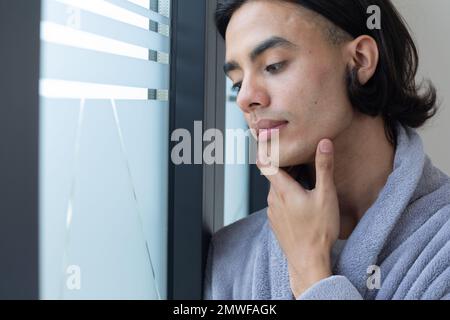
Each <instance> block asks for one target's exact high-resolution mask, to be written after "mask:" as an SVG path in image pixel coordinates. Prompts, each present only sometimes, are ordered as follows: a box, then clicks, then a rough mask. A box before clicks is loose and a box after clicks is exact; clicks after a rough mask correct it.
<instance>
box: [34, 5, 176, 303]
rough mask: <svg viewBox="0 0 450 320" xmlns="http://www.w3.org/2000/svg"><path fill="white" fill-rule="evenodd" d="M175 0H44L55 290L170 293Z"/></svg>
mask: <svg viewBox="0 0 450 320" xmlns="http://www.w3.org/2000/svg"><path fill="white" fill-rule="evenodd" d="M169 26H170V1H169V0H159V1H157V0H130V1H125V0H43V1H42V21H41V80H40V96H41V105H40V109H41V110H40V111H41V126H40V127H41V132H40V184H41V185H40V190H41V194H40V248H41V249H40V263H41V267H40V288H41V297H42V298H43V299H164V298H166V295H167V293H166V291H167V288H166V280H167V176H168V169H167V168H168V159H167V155H168V141H169V137H168V132H169V111H168V107H169V104H168V103H169V102H168V97H169V94H168V93H169V80H170V79H169V70H170V69H169V63H170V61H169V54H170V37H169V36H170V27H169Z"/></svg>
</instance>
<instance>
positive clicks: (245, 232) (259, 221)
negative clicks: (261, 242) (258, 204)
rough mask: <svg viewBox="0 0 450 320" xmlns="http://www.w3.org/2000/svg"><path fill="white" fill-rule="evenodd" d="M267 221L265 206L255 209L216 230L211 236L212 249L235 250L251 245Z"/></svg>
mask: <svg viewBox="0 0 450 320" xmlns="http://www.w3.org/2000/svg"><path fill="white" fill-rule="evenodd" d="M266 222H267V208H264V209H262V210H260V211H257V212H255V213H253V214H251V215H249V216H248V217H245V218H244V219H241V220H238V221H236V222H234V223H233V224H231V225H229V226H226V227H224V228H222V229H220V230H219V231H217V232H216V233H215V234H214V235H213V237H212V243H213V245H214V250H215V251H217V250H226V249H227V248H232V249H233V250H236V249H238V248H240V247H248V246H249V245H251V244H252V243H253V242H254V241H255V239H256V238H257V237H258V235H259V234H260V233H261V232H262V231H263V230H264V225H265V223H266Z"/></svg>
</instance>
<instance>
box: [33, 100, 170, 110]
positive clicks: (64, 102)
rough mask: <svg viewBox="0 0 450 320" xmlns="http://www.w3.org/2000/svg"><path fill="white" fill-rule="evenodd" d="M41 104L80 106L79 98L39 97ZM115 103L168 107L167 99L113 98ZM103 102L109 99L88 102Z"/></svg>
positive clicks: (54, 106)
mask: <svg viewBox="0 0 450 320" xmlns="http://www.w3.org/2000/svg"><path fill="white" fill-rule="evenodd" d="M40 102H41V105H45V106H46V107H47V108H65V107H69V108H74V109H78V108H79V107H80V99H58V98H45V97H41V99H40ZM114 102H115V104H116V106H117V107H119V108H164V109H167V108H169V103H168V102H167V101H157V100H117V99H116V100H114ZM105 103H107V104H109V105H110V104H111V102H110V100H107V99H102V100H101V99H98V100H91V101H89V104H90V105H91V106H97V107H100V106H104V105H105Z"/></svg>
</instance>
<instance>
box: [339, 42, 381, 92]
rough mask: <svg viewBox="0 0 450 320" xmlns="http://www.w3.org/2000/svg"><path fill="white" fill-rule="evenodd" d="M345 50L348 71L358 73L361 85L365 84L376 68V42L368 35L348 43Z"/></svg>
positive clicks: (377, 55) (377, 56)
mask: <svg viewBox="0 0 450 320" xmlns="http://www.w3.org/2000/svg"><path fill="white" fill-rule="evenodd" d="M347 49H348V51H347V53H348V56H349V58H350V59H349V66H350V69H356V70H357V71H358V72H357V74H358V80H359V83H360V84H361V85H364V84H366V83H367V82H368V81H369V80H370V79H371V78H372V76H373V75H374V73H375V70H376V69H377V66H378V59H379V52H378V45H377V43H376V41H375V40H374V39H373V38H372V37H370V36H368V35H362V36H359V37H358V38H356V39H354V40H353V41H351V42H350V43H348V46H347Z"/></svg>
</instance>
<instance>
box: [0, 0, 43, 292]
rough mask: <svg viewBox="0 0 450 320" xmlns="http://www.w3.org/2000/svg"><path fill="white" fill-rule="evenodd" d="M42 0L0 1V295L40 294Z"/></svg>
mask: <svg viewBox="0 0 450 320" xmlns="http://www.w3.org/2000/svg"><path fill="white" fill-rule="evenodd" d="M40 16H41V1H40V0H34V1H29V0H7V1H0V43H1V50H0V61H1V64H2V68H1V70H2V71H1V72H0V90H1V96H2V102H1V104H2V105H1V107H0V150H1V152H2V153H1V160H0V161H1V166H0V194H1V201H0V252H1V257H2V261H1V263H0V283H1V285H0V299H26V300H28V299H30V300H31V299H38V298H39V260H38V259H39V248H38V243H39V234H38V231H39V224H38V223H39V216H38V207H39V203H38V201H39V192H38V191H39V190H38V177H39V162H38V158H39V157H38V152H39V59H40Z"/></svg>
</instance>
